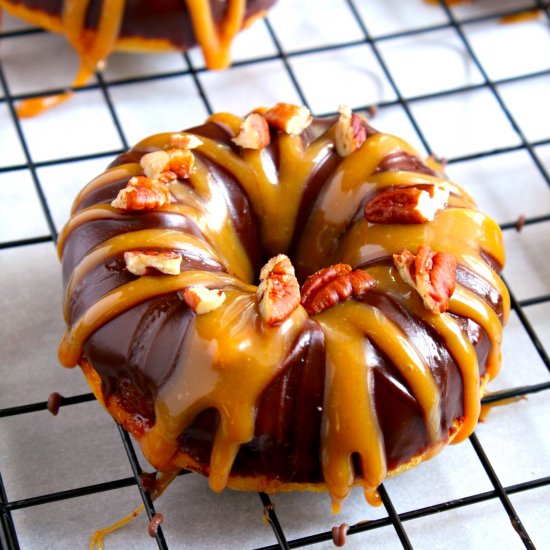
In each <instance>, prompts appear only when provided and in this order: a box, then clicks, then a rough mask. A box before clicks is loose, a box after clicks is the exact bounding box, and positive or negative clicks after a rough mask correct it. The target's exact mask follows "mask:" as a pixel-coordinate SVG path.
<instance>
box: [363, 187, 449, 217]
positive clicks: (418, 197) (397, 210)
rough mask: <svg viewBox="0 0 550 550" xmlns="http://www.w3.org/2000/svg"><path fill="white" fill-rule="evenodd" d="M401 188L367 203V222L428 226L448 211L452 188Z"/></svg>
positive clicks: (382, 194)
mask: <svg viewBox="0 0 550 550" xmlns="http://www.w3.org/2000/svg"><path fill="white" fill-rule="evenodd" d="M423 187H424V188H420V187H400V188H396V189H386V190H385V191H381V192H380V193H377V194H376V195H375V196H374V197H372V198H371V199H370V200H369V201H367V203H366V204H365V210H364V215H365V219H366V220H367V221H368V222H371V223H424V222H427V221H433V219H434V218H435V214H436V213H437V211H438V210H441V209H442V208H445V206H446V204H447V201H448V200H449V189H448V187H446V186H444V185H426V186H423Z"/></svg>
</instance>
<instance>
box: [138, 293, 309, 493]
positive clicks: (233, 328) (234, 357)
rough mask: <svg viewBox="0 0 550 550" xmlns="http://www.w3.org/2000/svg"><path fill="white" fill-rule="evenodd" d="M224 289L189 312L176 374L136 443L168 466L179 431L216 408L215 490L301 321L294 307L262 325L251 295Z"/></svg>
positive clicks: (250, 430) (211, 476) (245, 436)
mask: <svg viewBox="0 0 550 550" xmlns="http://www.w3.org/2000/svg"><path fill="white" fill-rule="evenodd" d="M226 294H227V298H226V301H225V302H224V304H223V305H222V306H221V307H220V308H218V309H217V310H215V311H213V312H211V313H209V314H208V315H203V316H201V315H199V316H197V317H195V319H194V321H193V323H194V325H193V327H192V329H190V330H189V334H190V335H191V336H190V337H189V338H188V339H187V340H186V342H185V349H184V352H183V353H182V356H181V359H180V362H179V364H178V365H177V367H176V371H175V373H174V375H173V376H172V377H171V379H170V380H169V381H168V382H167V383H166V384H165V385H164V386H163V387H162V388H161V389H160V392H159V396H158V398H157V402H156V405H155V411H156V423H155V426H154V427H153V428H152V429H151V430H150V431H149V432H147V433H146V434H145V435H144V437H143V439H142V440H141V445H142V449H143V452H144V454H145V456H146V457H147V459H148V460H150V461H151V462H152V464H153V465H155V467H157V468H160V469H163V468H166V467H168V466H169V465H170V462H171V460H172V458H173V457H174V456H175V454H176V453H177V452H178V449H179V444H178V436H179V435H180V434H181V433H182V432H183V431H184V430H185V428H186V427H187V426H188V425H189V424H190V423H191V422H192V421H193V419H194V418H195V416H196V415H197V414H198V413H199V412H201V411H202V410H204V409H206V408H209V407H214V408H215V409H216V410H217V411H218V413H219V418H220V420H219V427H218V430H217V431H216V434H215V436H214V442H213V447H212V454H211V459H210V466H209V468H210V474H209V480H210V486H211V487H212V489H213V490H214V491H221V490H222V489H223V488H224V487H225V485H226V483H227V479H228V477H229V473H230V471H231V467H232V465H233V461H234V459H235V457H236V455H237V452H238V450H239V447H240V446H241V445H242V444H243V443H246V442H248V441H250V440H251V439H252V438H253V436H254V421H255V411H256V405H257V403H258V400H259V397H260V395H261V392H262V391H263V390H264V388H265V387H266V386H267V384H268V383H269V382H270V381H271V380H272V379H273V377H274V376H276V374H277V372H278V371H279V369H280V368H281V365H282V364H283V362H284V359H285V357H286V356H287V354H288V353H289V352H290V350H291V348H292V345H293V343H294V341H295V339H296V337H297V336H298V334H299V332H300V331H301V329H302V327H303V324H304V322H305V321H306V319H307V314H306V312H305V310H303V309H302V308H299V309H297V310H296V311H295V312H294V313H293V314H292V316H291V317H290V318H289V319H287V320H286V321H285V322H284V323H283V324H282V325H281V326H280V327H274V328H268V327H265V326H264V325H263V324H262V320H261V318H260V316H259V313H258V310H257V307H256V299H255V295H254V294H251V293H246V292H239V291H227V292H226ZM258 350H262V352H261V353H258Z"/></svg>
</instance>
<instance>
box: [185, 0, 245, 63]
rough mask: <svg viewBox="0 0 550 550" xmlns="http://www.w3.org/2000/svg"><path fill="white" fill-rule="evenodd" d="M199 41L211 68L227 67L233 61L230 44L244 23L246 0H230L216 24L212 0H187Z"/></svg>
mask: <svg viewBox="0 0 550 550" xmlns="http://www.w3.org/2000/svg"><path fill="white" fill-rule="evenodd" d="M185 3H186V5H187V8H188V9H189V14H190V15H191V21H192V22H193V29H194V31H195V36H196V38H197V42H198V43H199V44H200V46H201V48H202V51H203V54H204V59H205V61H206V64H207V65H208V67H209V68H211V69H225V68H226V67H228V66H229V65H230V63H231V59H230V57H229V46H230V44H231V41H232V40H233V37H234V36H235V35H236V34H237V33H238V32H239V31H240V30H241V28H242V26H243V24H244V14H245V8H246V0H228V3H227V4H228V5H227V12H226V14H225V17H224V19H223V21H222V22H221V24H220V25H218V26H216V24H215V22H214V18H213V16H212V10H211V8H210V0H185Z"/></svg>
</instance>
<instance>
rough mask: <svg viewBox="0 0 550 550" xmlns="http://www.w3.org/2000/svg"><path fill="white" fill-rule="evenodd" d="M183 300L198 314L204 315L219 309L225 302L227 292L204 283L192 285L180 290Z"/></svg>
mask: <svg viewBox="0 0 550 550" xmlns="http://www.w3.org/2000/svg"><path fill="white" fill-rule="evenodd" d="M180 296H181V297H182V299H183V301H184V302H185V303H186V304H187V305H188V306H189V307H190V308H191V309H192V310H193V311H194V312H195V313H196V314H197V315H203V314H204V313H210V312H211V311H214V310H215V309H218V308H219V307H220V306H221V305H222V304H223V303H224V302H225V292H224V291H223V290H219V289H217V288H214V289H210V288H207V287H205V286H203V285H196V286H190V287H188V288H186V289H184V290H182V291H181V292H180Z"/></svg>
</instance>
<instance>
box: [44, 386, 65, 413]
mask: <svg viewBox="0 0 550 550" xmlns="http://www.w3.org/2000/svg"><path fill="white" fill-rule="evenodd" d="M63 399H64V398H63V396H62V395H61V394H59V393H57V392H56V391H54V392H53V393H51V394H50V396H49V397H48V405H47V409H48V411H50V413H51V414H53V415H54V416H57V413H58V412H59V407H60V406H61V403H62V401H63Z"/></svg>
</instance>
